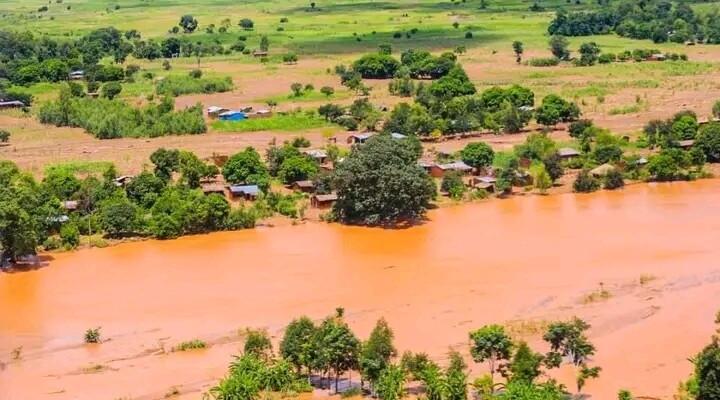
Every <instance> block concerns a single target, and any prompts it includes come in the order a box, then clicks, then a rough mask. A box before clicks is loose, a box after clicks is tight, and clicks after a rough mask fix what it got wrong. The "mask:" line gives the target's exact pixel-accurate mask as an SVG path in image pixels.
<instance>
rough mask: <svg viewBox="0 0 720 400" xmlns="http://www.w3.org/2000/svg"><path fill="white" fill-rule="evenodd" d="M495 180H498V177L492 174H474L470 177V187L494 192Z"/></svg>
mask: <svg viewBox="0 0 720 400" xmlns="http://www.w3.org/2000/svg"><path fill="white" fill-rule="evenodd" d="M495 182H497V179H495V178H494V177H492V176H473V177H472V178H470V187H471V188H474V189H483V190H486V191H488V192H491V193H492V192H494V191H495Z"/></svg>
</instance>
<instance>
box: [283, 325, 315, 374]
mask: <svg viewBox="0 0 720 400" xmlns="http://www.w3.org/2000/svg"><path fill="white" fill-rule="evenodd" d="M316 329H317V328H316V327H315V324H314V323H313V322H312V320H310V318H308V317H300V318H298V319H295V320H293V321H292V322H290V324H289V325H288V326H287V328H285V335H284V336H283V339H282V341H281V342H280V355H281V356H282V357H283V359H285V360H287V361H288V362H289V363H291V364H292V365H293V366H294V367H295V369H296V370H297V371H298V373H299V372H300V371H301V370H302V368H303V367H306V368H307V369H308V373H309V370H310V368H311V366H312V357H313V355H314V347H313V338H314V337H315V332H316Z"/></svg>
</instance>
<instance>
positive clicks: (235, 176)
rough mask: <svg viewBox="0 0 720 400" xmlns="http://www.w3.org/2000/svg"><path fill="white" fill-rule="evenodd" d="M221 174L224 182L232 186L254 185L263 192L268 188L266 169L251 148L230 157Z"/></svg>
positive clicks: (268, 177) (268, 180) (268, 179)
mask: <svg viewBox="0 0 720 400" xmlns="http://www.w3.org/2000/svg"><path fill="white" fill-rule="evenodd" d="M222 173H223V176H224V177H225V180H226V181H227V182H230V183H232V184H241V183H244V184H254V185H258V186H259V187H260V188H261V189H262V190H263V191H266V190H267V189H268V188H269V186H270V174H269V173H268V169H267V167H266V166H265V164H264V163H263V162H262V160H261V159H260V154H258V152H257V151H256V150H255V149H254V148H252V147H247V148H246V149H245V150H243V151H241V152H239V153H237V154H235V155H233V156H232V157H230V158H229V159H228V161H227V162H226V163H225V166H224V167H223V170H222Z"/></svg>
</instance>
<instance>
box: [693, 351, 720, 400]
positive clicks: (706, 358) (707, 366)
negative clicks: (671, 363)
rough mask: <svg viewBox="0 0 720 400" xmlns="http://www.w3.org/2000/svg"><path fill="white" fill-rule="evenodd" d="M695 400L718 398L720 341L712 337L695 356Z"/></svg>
mask: <svg viewBox="0 0 720 400" xmlns="http://www.w3.org/2000/svg"><path fill="white" fill-rule="evenodd" d="M695 379H697V386H698V388H697V390H698V392H697V400H714V399H720V343H718V338H717V337H714V338H713V340H712V343H710V344H709V345H707V346H706V347H705V348H704V349H703V350H702V351H701V352H700V354H698V355H697V357H695Z"/></svg>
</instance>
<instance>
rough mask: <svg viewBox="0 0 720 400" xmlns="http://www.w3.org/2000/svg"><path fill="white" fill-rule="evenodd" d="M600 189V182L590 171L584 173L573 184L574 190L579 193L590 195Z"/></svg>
mask: <svg viewBox="0 0 720 400" xmlns="http://www.w3.org/2000/svg"><path fill="white" fill-rule="evenodd" d="M598 189H600V182H599V181H598V179H597V178H595V177H594V176H592V175H591V174H590V172H588V171H582V172H580V174H579V175H578V176H577V178H576V179H575V182H574V183H573V190H574V191H575V192H578V193H590V192H594V191H596V190H598Z"/></svg>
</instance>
